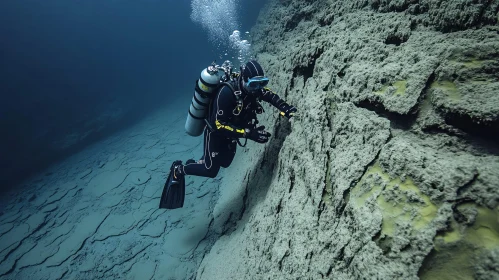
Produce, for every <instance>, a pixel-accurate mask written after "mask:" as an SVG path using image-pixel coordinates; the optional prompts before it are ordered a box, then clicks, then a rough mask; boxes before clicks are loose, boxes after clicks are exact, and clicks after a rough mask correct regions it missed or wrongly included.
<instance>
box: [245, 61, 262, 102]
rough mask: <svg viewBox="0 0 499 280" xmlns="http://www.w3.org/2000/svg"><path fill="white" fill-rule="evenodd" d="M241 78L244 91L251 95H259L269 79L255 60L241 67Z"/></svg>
mask: <svg viewBox="0 0 499 280" xmlns="http://www.w3.org/2000/svg"><path fill="white" fill-rule="evenodd" d="M241 77H242V84H243V88H244V90H245V91H246V92H247V93H248V94H251V95H256V94H258V93H261V92H262V91H261V89H263V88H264V87H265V86H266V85H267V84H268V83H269V78H267V77H266V76H265V74H264V73H263V68H262V66H261V65H260V63H258V62H257V61H256V60H250V61H248V62H247V63H246V64H245V65H244V66H243V67H241Z"/></svg>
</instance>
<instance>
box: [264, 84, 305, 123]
mask: <svg viewBox="0 0 499 280" xmlns="http://www.w3.org/2000/svg"><path fill="white" fill-rule="evenodd" d="M261 96H262V100H263V101H265V102H267V103H270V104H272V106H274V107H276V108H277V109H279V110H280V111H281V115H283V116H285V117H286V118H288V119H289V118H291V117H292V116H293V115H294V113H295V112H296V111H297V110H296V108H295V106H292V105H289V104H288V103H286V101H284V100H282V99H281V98H280V97H279V95H277V94H275V93H274V92H273V91H271V90H270V89H269V88H264V89H262V95H261Z"/></svg>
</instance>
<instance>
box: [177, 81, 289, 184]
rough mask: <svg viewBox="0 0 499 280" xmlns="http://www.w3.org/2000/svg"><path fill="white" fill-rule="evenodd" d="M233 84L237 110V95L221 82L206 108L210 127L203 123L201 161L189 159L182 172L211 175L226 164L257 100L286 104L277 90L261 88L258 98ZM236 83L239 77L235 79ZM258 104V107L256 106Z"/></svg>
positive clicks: (250, 123)
mask: <svg viewBox="0 0 499 280" xmlns="http://www.w3.org/2000/svg"><path fill="white" fill-rule="evenodd" d="M237 83H238V82H237V81H236V82H235V83H234V84H233V88H234V89H235V90H236V91H238V90H239V89H241V90H242V92H241V99H240V100H241V101H242V108H241V110H238V108H237V107H238V106H237V105H238V102H237V98H236V96H235V95H234V92H233V91H232V89H231V88H230V87H229V86H227V85H225V86H223V87H222V88H221V89H220V91H219V92H218V94H217V95H216V96H215V98H214V99H213V101H212V105H211V107H210V110H209V111H208V118H207V120H208V122H209V124H210V126H211V128H212V129H213V130H210V128H209V127H208V126H207V127H205V130H204V152H203V156H202V158H201V160H204V163H197V162H196V163H191V164H186V165H184V168H183V170H184V173H185V175H195V176H202V177H210V178H214V177H216V176H217V174H218V171H219V170H220V167H224V168H227V167H228V166H229V165H230V164H231V163H232V160H233V159H234V156H235V154H236V147H237V140H238V139H239V138H242V137H244V129H245V128H249V129H253V128H254V124H253V119H256V114H257V113H256V111H258V110H259V107H260V105H259V102H258V101H261V100H263V101H265V102H268V103H270V104H272V105H273V106H275V107H276V108H278V109H279V108H281V106H282V105H283V104H286V103H285V102H284V100H282V99H281V98H279V96H278V95H277V94H274V93H273V92H271V91H269V90H265V89H262V90H261V91H262V92H261V94H259V95H258V96H260V98H258V99H257V98H256V97H254V96H255V95H250V94H248V93H246V92H245V91H244V90H243V89H242V86H237ZM239 84H240V81H239ZM260 108H261V107H260Z"/></svg>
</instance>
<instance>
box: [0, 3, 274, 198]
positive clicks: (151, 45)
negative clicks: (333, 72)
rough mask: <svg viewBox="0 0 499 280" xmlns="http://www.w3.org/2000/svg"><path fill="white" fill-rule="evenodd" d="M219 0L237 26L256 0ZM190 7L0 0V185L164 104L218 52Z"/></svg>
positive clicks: (252, 17) (254, 10)
mask: <svg viewBox="0 0 499 280" xmlns="http://www.w3.org/2000/svg"><path fill="white" fill-rule="evenodd" d="M192 2H193V3H194V2H196V1H192ZM201 2H202V1H201ZM208 2H213V1H208ZM215 2H216V1H215ZM219 2H220V1H219ZM221 2H224V1H221ZM225 2H236V3H237V12H238V14H237V16H236V17H234V18H233V19H231V23H230V24H229V26H230V28H232V27H233V26H235V27H237V28H239V29H240V30H241V33H242V34H245V33H244V32H245V31H249V30H250V28H251V27H252V26H253V25H254V23H255V22H256V17H257V16H258V13H259V11H260V9H261V8H262V6H263V4H264V3H265V1H264V0H252V1H242V0H241V1H230V0H229V1H225ZM192 12H193V7H191V2H190V1H183V0H182V1H172V0H164V1H160V0H143V1H138V0H137V1H119V0H86V1H69V0H44V1H40V0H3V1H0V38H1V44H0V61H1V63H0V81H1V82H0V97H1V99H0V129H1V131H2V136H1V138H0V139H1V141H0V185H1V187H2V191H5V190H6V189H7V188H10V187H11V186H13V185H15V184H16V183H18V182H21V181H22V180H23V179H26V178H27V177H29V176H30V175H32V174H36V173H39V172H42V171H43V170H44V168H46V167H47V166H48V165H49V164H51V163H53V162H56V161H58V160H61V159H62V158H64V157H67V156H69V155H71V154H72V153H75V152H77V151H78V150H81V149H84V148H85V147H86V146H87V145H89V144H91V143H92V142H95V141H99V140H101V139H103V138H104V137H106V136H108V135H110V134H112V133H115V132H116V131H117V130H119V129H123V128H125V127H127V126H129V125H131V124H132V123H133V122H135V121H138V120H140V119H141V118H143V117H144V116H147V114H149V113H150V112H152V111H154V110H156V109H157V108H158V107H161V106H165V104H168V102H169V100H170V99H171V98H177V97H178V96H177V95H178V92H179V91H182V90H186V89H191V88H192V87H193V85H194V81H195V79H196V78H197V76H198V75H199V73H200V71H201V70H202V69H203V68H204V67H206V66H207V65H209V64H210V63H211V62H212V61H213V60H215V59H217V62H221V61H220V58H221V55H224V54H222V53H223V52H224V50H223V48H224V47H220V46H219V45H217V44H215V43H214V41H217V40H214V38H213V36H214V35H213V34H211V33H210V30H209V27H208V28H207V27H206V26H203V24H202V23H200V22H194V21H193V19H192V18H191V14H192ZM232 31H233V30H227V36H228V35H230V34H231V33H232ZM218 41H219V40H218ZM227 44H228V41H227V42H222V45H227ZM228 55H229V56H231V55H232V54H228ZM190 92H192V90H191V91H190ZM188 105H189V104H186V108H179V110H184V111H186V110H187V108H188ZM117 110H121V112H124V113H123V114H122V115H121V116H120V117H119V118H116V119H112V118H110V119H106V120H105V121H104V122H105V129H101V130H99V129H97V128H95V129H94V127H92V126H93V125H94V126H95V125H96V124H95V122H93V121H94V120H95V119H96V118H98V117H99V116H103V115H104V116H108V115H110V112H114V111H117ZM92 129H93V131H94V132H93V133H90V134H89V135H87V136H86V137H84V138H82V139H77V140H75V141H73V142H71V143H70V144H61V143H67V141H66V142H64V141H62V140H63V139H67V135H71V134H73V135H79V134H82V133H84V132H86V131H89V130H92ZM61 141H62V142H61Z"/></svg>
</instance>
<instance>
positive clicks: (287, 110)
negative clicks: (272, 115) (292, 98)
mask: <svg viewBox="0 0 499 280" xmlns="http://www.w3.org/2000/svg"><path fill="white" fill-rule="evenodd" d="M279 109H280V110H281V115H282V116H285V117H286V118H288V119H290V118H291V117H292V116H294V114H295V112H296V111H298V110H297V109H296V108H295V106H292V105H289V104H288V103H286V102H285V103H283V104H282V105H281V106H280V108H279Z"/></svg>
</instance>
